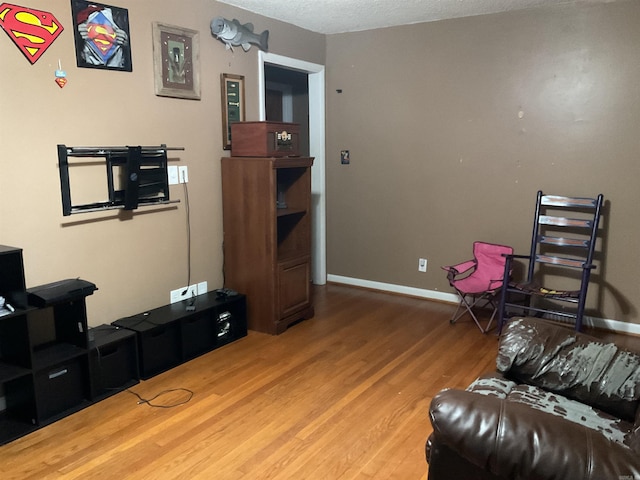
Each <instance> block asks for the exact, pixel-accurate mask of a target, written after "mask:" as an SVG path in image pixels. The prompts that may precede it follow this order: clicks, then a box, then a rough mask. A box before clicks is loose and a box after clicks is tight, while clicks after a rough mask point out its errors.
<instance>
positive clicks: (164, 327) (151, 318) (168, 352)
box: [112, 292, 247, 379]
mask: <svg viewBox="0 0 640 480" xmlns="http://www.w3.org/2000/svg"><path fill="white" fill-rule="evenodd" d="M246 303H247V302H246V297H245V296H244V295H241V294H238V295H233V296H229V297H226V298H219V297H218V296H217V295H216V293H215V292H208V293H205V294H204V295H198V296H197V297H195V298H194V299H191V300H184V301H182V302H177V303H173V304H171V305H165V306H163V307H159V308H156V309H154V310H150V311H148V312H144V313H140V314H138V315H134V316H131V317H126V318H121V319H119V320H116V321H115V322H113V323H112V325H114V326H117V327H119V328H125V329H128V330H131V331H133V332H135V333H136V338H137V344H138V364H139V366H140V376H141V378H143V379H148V378H150V377H153V376H154V375H157V374H159V373H162V372H164V371H167V370H169V369H170V368H173V367H176V366H178V365H180V364H181V363H184V362H186V361H188V360H191V359H193V358H195V357H197V356H199V355H202V354H203V353H206V352H209V351H211V350H214V349H216V348H218V347H221V346H223V345H226V344H228V343H230V342H232V341H234V340H237V339H239V338H241V337H244V336H246V335H247V307H246Z"/></svg>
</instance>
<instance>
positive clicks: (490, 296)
mask: <svg viewBox="0 0 640 480" xmlns="http://www.w3.org/2000/svg"><path fill="white" fill-rule="evenodd" d="M512 254H513V248H511V247H507V246H505V245H496V244H494V243H485V242H473V260H467V261H466V262H462V263H459V264H457V265H449V266H445V267H442V269H443V270H445V271H447V272H448V273H447V279H448V280H449V284H450V285H451V286H452V287H453V288H454V289H455V291H456V292H457V293H458V295H460V303H459V304H458V308H456V311H455V313H454V314H453V317H451V320H450V322H451V323H455V322H456V320H458V319H459V318H460V317H462V316H463V315H464V314H465V313H467V312H468V313H469V315H471V318H472V319H473V321H474V322H475V323H476V325H477V326H478V328H479V329H480V331H481V332H482V333H486V332H488V331H489V328H490V327H491V323H492V322H493V319H494V317H495V316H496V312H497V311H498V305H497V304H496V301H495V300H496V295H497V293H498V292H499V291H500V289H501V288H502V283H503V279H504V275H505V273H504V265H505V263H506V257H505V255H512ZM481 302H482V303H481ZM463 306H464V307H465V308H464V309H463V310H462V311H460V309H461V308H462V307H463ZM487 306H491V307H492V308H493V312H492V313H491V318H490V319H489V322H488V323H487V326H486V328H482V325H480V321H479V320H478V317H477V316H476V314H475V313H474V311H473V309H474V308H476V307H477V308H485V307H487Z"/></svg>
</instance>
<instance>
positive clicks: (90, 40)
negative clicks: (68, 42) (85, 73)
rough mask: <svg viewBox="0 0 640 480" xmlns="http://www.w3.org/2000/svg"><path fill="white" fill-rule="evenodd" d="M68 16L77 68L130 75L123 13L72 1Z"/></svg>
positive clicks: (105, 7)
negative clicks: (117, 71)
mask: <svg viewBox="0 0 640 480" xmlns="http://www.w3.org/2000/svg"><path fill="white" fill-rule="evenodd" d="M71 13H72V15H73V27H74V36H75V43H76V60H77V63H78V67H87V68H106V69H112V70H123V71H127V72H130V71H132V64H131V46H130V36H129V12H128V11H127V10H126V9H124V8H118V7H112V6H109V5H103V4H100V3H93V2H87V1H84V0H72V1H71Z"/></svg>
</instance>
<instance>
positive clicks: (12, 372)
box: [0, 362, 31, 384]
mask: <svg viewBox="0 0 640 480" xmlns="http://www.w3.org/2000/svg"><path fill="white" fill-rule="evenodd" d="M30 374H31V370H29V369H28V368H23V367H18V366H16V365H11V364H9V363H3V362H0V384H2V383H5V382H9V381H11V380H15V379H16V378H20V377H24V376H26V375H30Z"/></svg>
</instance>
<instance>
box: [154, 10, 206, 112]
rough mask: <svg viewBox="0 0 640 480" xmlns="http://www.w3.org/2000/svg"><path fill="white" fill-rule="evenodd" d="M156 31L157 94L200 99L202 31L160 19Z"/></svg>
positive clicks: (155, 74) (155, 25)
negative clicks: (169, 23)
mask: <svg viewBox="0 0 640 480" xmlns="http://www.w3.org/2000/svg"><path fill="white" fill-rule="evenodd" d="M152 34H153V68H154V80H155V92H156V95H158V96H161V97H176V98H188V99H191V100H200V40H199V39H200V34H199V33H198V32H197V31H196V30H189V29H187V28H180V27H175V26H173V25H165V24H162V23H158V22H154V23H153V24H152Z"/></svg>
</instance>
